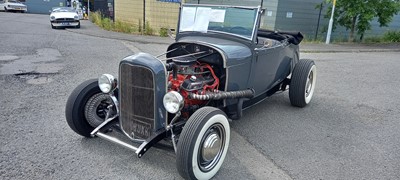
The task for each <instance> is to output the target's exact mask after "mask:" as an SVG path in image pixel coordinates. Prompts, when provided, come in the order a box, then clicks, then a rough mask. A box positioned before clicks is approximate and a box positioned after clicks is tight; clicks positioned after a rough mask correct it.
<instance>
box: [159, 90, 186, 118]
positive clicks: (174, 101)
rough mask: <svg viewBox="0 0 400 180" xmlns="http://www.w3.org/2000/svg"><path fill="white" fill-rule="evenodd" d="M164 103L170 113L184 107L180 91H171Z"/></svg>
mask: <svg viewBox="0 0 400 180" xmlns="http://www.w3.org/2000/svg"><path fill="white" fill-rule="evenodd" d="M163 104H164V107H165V109H166V110H167V111H168V112H169V113H172V114H175V113H177V112H178V111H180V110H181V109H182V108H183V104H184V99H183V97H182V95H181V94H179V93H178V92H176V91H170V92H168V93H167V94H165V96H164V99H163Z"/></svg>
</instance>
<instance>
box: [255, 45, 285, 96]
mask: <svg viewBox="0 0 400 180" xmlns="http://www.w3.org/2000/svg"><path fill="white" fill-rule="evenodd" d="M273 42H274V41H273ZM286 46H287V44H286V43H280V42H274V44H272V45H268V46H265V45H261V46H258V47H256V48H254V54H255V57H254V58H253V61H254V62H253V88H254V90H255V91H256V94H261V93H264V92H266V91H268V90H270V89H271V88H272V87H274V86H275V85H277V84H278V83H279V82H281V81H283V79H284V78H285V77H286V76H287V75H288V73H289V72H290V61H291V58H290V57H287V56H286V55H285V54H286V52H285V48H286Z"/></svg>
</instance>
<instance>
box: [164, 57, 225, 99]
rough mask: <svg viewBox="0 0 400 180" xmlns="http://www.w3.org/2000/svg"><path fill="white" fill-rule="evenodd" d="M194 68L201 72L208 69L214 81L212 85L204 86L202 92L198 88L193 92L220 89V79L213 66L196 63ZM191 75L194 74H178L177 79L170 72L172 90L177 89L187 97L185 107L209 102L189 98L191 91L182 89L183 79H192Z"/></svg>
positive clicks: (169, 79)
mask: <svg viewBox="0 0 400 180" xmlns="http://www.w3.org/2000/svg"><path fill="white" fill-rule="evenodd" d="M193 69H198V70H199V71H200V72H204V70H205V69H208V70H209V71H210V72H211V74H212V76H213V78H214V83H213V84H212V85H207V84H205V85H204V86H203V90H202V91H201V92H198V91H200V90H198V91H191V93H196V94H205V92H206V91H214V90H216V89H218V85H219V79H218V77H217V76H216V75H215V73H214V70H213V69H212V67H211V66H210V65H208V64H196V65H194V67H193ZM191 76H192V75H184V74H177V77H176V79H174V78H173V75H172V74H170V75H169V77H168V82H170V84H171V87H170V90H173V91H177V92H179V93H180V94H181V95H182V96H183V98H184V99H185V107H187V106H191V105H204V104H205V103H207V101H202V100H195V99H189V98H188V96H189V92H188V91H186V90H185V89H181V84H182V83H183V81H185V80H186V79H190V77H191Z"/></svg>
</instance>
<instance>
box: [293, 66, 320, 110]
mask: <svg viewBox="0 0 400 180" xmlns="http://www.w3.org/2000/svg"><path fill="white" fill-rule="evenodd" d="M316 81H317V66H315V63H314V61H312V60H308V59H301V60H300V61H299V62H298V63H297V64H296V66H295V67H294V70H293V73H292V77H291V81H290V86H289V99H290V103H291V104H292V105H293V106H297V107H304V106H306V105H307V104H309V103H310V102H311V99H312V97H313V95H314V91H315V85H316Z"/></svg>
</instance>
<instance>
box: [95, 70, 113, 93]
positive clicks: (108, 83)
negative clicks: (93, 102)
mask: <svg viewBox="0 0 400 180" xmlns="http://www.w3.org/2000/svg"><path fill="white" fill-rule="evenodd" d="M98 81H99V88H100V90H101V91H102V92H103V93H110V92H112V91H114V90H115V88H117V79H115V78H114V76H112V75H111V74H103V75H101V76H100V77H99V80H98Z"/></svg>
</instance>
